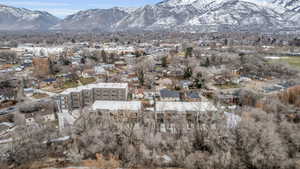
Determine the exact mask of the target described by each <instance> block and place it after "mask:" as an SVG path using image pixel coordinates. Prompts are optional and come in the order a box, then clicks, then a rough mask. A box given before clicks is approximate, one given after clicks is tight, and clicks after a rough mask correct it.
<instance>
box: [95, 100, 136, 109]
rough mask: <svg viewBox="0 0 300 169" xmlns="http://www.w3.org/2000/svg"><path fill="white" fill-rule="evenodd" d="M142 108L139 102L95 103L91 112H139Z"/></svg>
mask: <svg viewBox="0 0 300 169" xmlns="http://www.w3.org/2000/svg"><path fill="white" fill-rule="evenodd" d="M141 108H142V103H141V102H140V101H96V102H95V103H94V104H93V105H92V109H93V110H109V111H118V110H129V111H139V110H141Z"/></svg>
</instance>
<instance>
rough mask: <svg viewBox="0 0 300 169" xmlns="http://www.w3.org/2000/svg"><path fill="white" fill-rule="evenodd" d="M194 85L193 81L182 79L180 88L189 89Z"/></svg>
mask: <svg viewBox="0 0 300 169" xmlns="http://www.w3.org/2000/svg"><path fill="white" fill-rule="evenodd" d="M192 85H193V82H192V81H189V80H181V81H180V88H182V89H189V87H190V86H192Z"/></svg>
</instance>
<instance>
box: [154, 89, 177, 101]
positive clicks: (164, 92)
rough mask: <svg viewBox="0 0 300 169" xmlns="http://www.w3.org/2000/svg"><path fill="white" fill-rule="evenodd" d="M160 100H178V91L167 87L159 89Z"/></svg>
mask: <svg viewBox="0 0 300 169" xmlns="http://www.w3.org/2000/svg"><path fill="white" fill-rule="evenodd" d="M159 93H160V100H162V101H180V93H179V92H177V91H172V90H169V89H161V90H160V91H159Z"/></svg>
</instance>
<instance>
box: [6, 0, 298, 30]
mask: <svg viewBox="0 0 300 169" xmlns="http://www.w3.org/2000/svg"><path fill="white" fill-rule="evenodd" d="M3 8H5V5H4V6H1V5H0V21H1V20H3V19H1V9H3ZM15 9H18V10H21V11H22V10H25V11H27V12H24V13H25V14H24V16H21V18H23V20H25V21H28V20H29V21H30V18H29V17H30V16H31V17H33V15H40V16H42V17H41V18H42V19H36V20H34V19H33V20H34V21H35V22H33V23H35V24H36V26H34V27H33V28H34V29H45V30H54V31H57V30H74V31H77V30H80V31H109V32H113V31H126V30H150V31H152V30H171V31H172V30H173V31H192V32H194V31H196V32H216V31H263V32H278V31H285V30H289V31H290V30H292V31H299V30H300V29H299V28H300V0H272V1H258V0H164V1H162V2H159V3H156V4H154V5H145V6H142V7H139V8H122V7H113V8H109V9H88V10H82V11H79V12H77V13H74V14H72V15H69V16H67V17H66V18H64V19H62V20H58V18H56V19H55V18H53V17H54V16H52V15H51V14H49V13H46V12H42V11H30V10H27V9H24V8H15ZM28 11H30V12H28ZM26 13H30V14H31V15H30V14H29V15H28V14H26ZM24 17H25V19H24ZM26 17H27V20H26ZM2 18H3V16H2ZM4 18H5V17H4ZM12 18H13V17H12ZM28 18H29V19H28ZM20 20H21V21H22V19H20ZM15 21H16V23H14V22H10V24H12V25H13V26H11V27H12V28H13V27H14V26H18V24H19V22H21V21H19V18H17V19H15ZM21 23H22V24H23V25H24V23H23V22H21ZM22 24H21V25H22ZM0 26H1V22H0ZM26 26H27V27H26ZM18 27H20V26H18ZM21 27H24V28H25V29H31V27H29V26H28V25H26V24H25V26H21ZM10 29H11V28H10ZM0 30H1V29H0Z"/></svg>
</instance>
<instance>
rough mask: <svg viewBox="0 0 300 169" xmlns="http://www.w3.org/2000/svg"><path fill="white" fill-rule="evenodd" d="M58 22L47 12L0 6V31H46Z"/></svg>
mask: <svg viewBox="0 0 300 169" xmlns="http://www.w3.org/2000/svg"><path fill="white" fill-rule="evenodd" d="M58 21H59V19H58V18H56V17H55V16H53V15H51V14H49V13H48V12H42V11H31V10H28V9H24V8H15V7H11V6H6V5H1V4H0V30H10V31H11V30H47V29H48V28H49V27H51V26H53V25H55V24H57V23H58Z"/></svg>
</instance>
